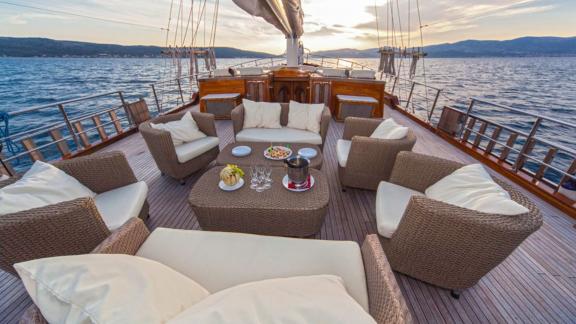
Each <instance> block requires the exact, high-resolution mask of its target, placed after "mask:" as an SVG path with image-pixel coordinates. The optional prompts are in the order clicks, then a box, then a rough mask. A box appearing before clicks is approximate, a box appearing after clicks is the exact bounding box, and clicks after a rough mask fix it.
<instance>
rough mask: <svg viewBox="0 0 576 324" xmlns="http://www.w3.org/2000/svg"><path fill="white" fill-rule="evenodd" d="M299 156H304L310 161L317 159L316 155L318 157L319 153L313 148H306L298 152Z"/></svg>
mask: <svg viewBox="0 0 576 324" xmlns="http://www.w3.org/2000/svg"><path fill="white" fill-rule="evenodd" d="M298 155H300V156H303V157H305V158H307V159H309V160H310V159H313V158H315V157H316V155H318V152H317V151H316V150H315V149H313V148H310V147H305V148H301V149H300V150H298Z"/></svg>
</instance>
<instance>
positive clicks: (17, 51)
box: [0, 37, 274, 58]
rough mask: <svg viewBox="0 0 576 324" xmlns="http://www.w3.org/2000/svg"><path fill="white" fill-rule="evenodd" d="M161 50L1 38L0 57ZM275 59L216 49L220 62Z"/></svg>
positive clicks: (134, 53) (135, 53)
mask: <svg viewBox="0 0 576 324" xmlns="http://www.w3.org/2000/svg"><path fill="white" fill-rule="evenodd" d="M161 50H162V48H161V47H157V46H122V45H112V44H95V43H86V42H73V41H59V40H53V39H48V38H16V37H0V57H2V56H10V57H42V56H45V57H67V56H72V57H160V51H161ZM272 56H274V55H272V54H268V53H262V52H252V51H243V50H239V49H236V48H231V47H217V48H216V57H219V58H265V57H272Z"/></svg>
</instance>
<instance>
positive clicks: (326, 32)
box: [306, 26, 340, 36]
mask: <svg viewBox="0 0 576 324" xmlns="http://www.w3.org/2000/svg"><path fill="white" fill-rule="evenodd" d="M338 33H340V29H337V28H333V27H327V26H322V27H321V28H320V29H318V30H315V31H312V32H306V35H307V36H331V35H336V34H338Z"/></svg>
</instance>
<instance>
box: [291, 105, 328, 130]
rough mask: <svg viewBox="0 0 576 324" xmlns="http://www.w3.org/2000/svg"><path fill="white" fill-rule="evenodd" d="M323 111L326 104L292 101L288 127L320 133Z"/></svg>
mask: <svg viewBox="0 0 576 324" xmlns="http://www.w3.org/2000/svg"><path fill="white" fill-rule="evenodd" d="M323 111H324V104H303V103H299V102H296V101H290V110H289V111H288V125H287V127H288V128H294V129H302V130H307V131H311V132H314V133H320V123H321V120H322V112H323Z"/></svg>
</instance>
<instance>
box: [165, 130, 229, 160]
mask: <svg viewBox="0 0 576 324" xmlns="http://www.w3.org/2000/svg"><path fill="white" fill-rule="evenodd" d="M218 145H220V139H218V137H216V136H208V137H204V138H201V139H198V140H195V141H194V142H189V143H184V144H182V145H178V146H176V147H175V149H176V156H177V157H178V162H180V163H186V162H188V161H190V160H192V159H193V158H196V157H199V156H200V155H202V154H204V153H206V152H208V151H210V150H211V149H213V148H215V147H216V146H218Z"/></svg>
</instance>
